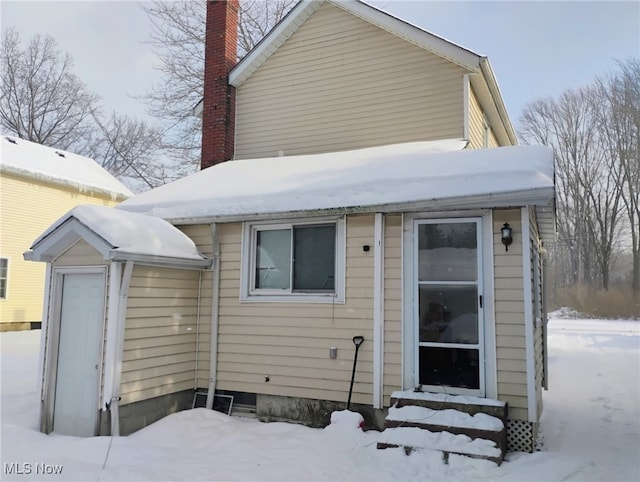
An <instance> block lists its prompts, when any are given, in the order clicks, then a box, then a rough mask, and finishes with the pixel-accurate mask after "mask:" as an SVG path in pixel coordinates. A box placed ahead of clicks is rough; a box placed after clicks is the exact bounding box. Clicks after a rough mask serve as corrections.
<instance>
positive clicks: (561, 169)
mask: <svg viewBox="0 0 640 482" xmlns="http://www.w3.org/2000/svg"><path fill="white" fill-rule="evenodd" d="M599 114H600V112H599V103H598V98H597V95H596V91H595V90H594V89H592V88H582V89H578V90H568V91H565V92H564V93H563V94H562V95H561V96H560V97H559V98H558V99H557V100H554V99H546V100H539V101H535V102H533V103H531V104H529V105H528V106H527V107H526V108H525V110H524V112H523V114H522V116H521V118H520V123H521V126H522V132H521V134H522V135H523V138H524V140H525V142H536V143H541V144H545V145H548V146H551V147H553V149H554V155H555V161H556V168H557V170H556V180H557V201H558V218H559V221H558V231H559V234H560V242H561V244H562V245H564V247H565V248H566V249H565V250H563V252H562V255H561V256H558V257H557V261H560V263H562V264H561V265H560V267H561V268H562V271H561V273H559V275H560V276H561V277H562V278H563V282H564V283H568V284H575V283H589V284H590V283H591V280H595V279H599V280H600V285H601V286H602V287H604V288H605V289H608V287H609V273H610V267H611V262H612V259H613V257H614V255H615V248H616V241H617V239H618V235H619V226H620V199H621V193H620V188H619V182H618V175H617V174H616V172H615V171H612V170H611V169H610V162H611V160H610V157H609V156H608V155H607V152H606V151H605V150H604V149H603V145H602V139H601V136H600V133H599V119H600V115H599ZM567 261H568V262H567Z"/></svg>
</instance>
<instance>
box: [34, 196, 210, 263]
mask: <svg viewBox="0 0 640 482" xmlns="http://www.w3.org/2000/svg"><path fill="white" fill-rule="evenodd" d="M73 219H75V220H77V221H79V222H80V223H81V224H82V225H84V226H85V227H87V228H88V229H90V230H91V231H92V232H93V233H95V234H97V235H98V236H99V237H100V238H102V239H103V240H104V241H105V242H106V243H108V244H109V245H110V247H111V249H110V252H112V253H114V254H115V255H116V257H117V255H123V254H127V255H144V256H158V257H162V258H178V259H187V260H197V261H201V260H204V259H205V258H204V256H202V255H201V254H200V253H199V252H198V249H197V248H196V245H195V244H194V242H193V241H192V240H191V239H190V238H189V237H188V236H187V235H186V234H184V233H183V232H182V231H180V230H179V229H178V228H176V227H175V226H173V225H171V224H170V223H168V222H167V221H165V220H163V219H160V218H156V217H153V216H146V215H144V214H137V213H130V212H126V211H120V210H116V209H113V208H111V207H106V206H93V205H81V206H76V207H75V208H73V209H71V210H70V211H69V212H68V213H66V214H65V215H64V216H62V217H61V218H60V219H58V220H57V221H56V222H55V223H53V224H52V225H51V226H50V227H49V228H48V229H47V230H46V231H45V232H44V233H43V234H42V235H40V237H39V238H38V239H36V240H35V241H34V242H33V245H32V246H31V249H34V248H35V247H36V246H37V245H38V244H39V243H40V242H41V241H43V240H44V239H45V238H47V237H49V236H50V235H52V234H53V233H55V232H56V230H58V229H59V228H62V226H63V225H65V223H67V222H68V221H70V220H73Z"/></svg>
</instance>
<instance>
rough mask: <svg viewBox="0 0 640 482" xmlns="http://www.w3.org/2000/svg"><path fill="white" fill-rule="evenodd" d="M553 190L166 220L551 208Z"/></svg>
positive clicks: (177, 222) (222, 220)
mask: <svg viewBox="0 0 640 482" xmlns="http://www.w3.org/2000/svg"><path fill="white" fill-rule="evenodd" d="M554 193H555V190H554V188H553V187H540V188H531V189H527V190H522V191H512V192H503V193H489V194H481V195H475V196H464V197H451V198H441V199H424V200H419V201H410V202H403V203H388V204H384V203H382V204H375V205H367V206H349V207H340V208H328V209H314V210H304V211H303V210H300V211H280V212H273V213H247V214H235V215H211V216H202V217H175V218H164V219H165V220H166V221H168V222H170V223H171V224H173V225H189V224H210V223H233V222H245V221H267V220H273V219H295V218H305V217H317V216H344V215H346V214H365V213H376V212H380V213H399V212H419V211H455V210H469V209H494V208H506V207H521V206H530V205H532V206H548V205H549V202H551V200H552V199H553V196H554Z"/></svg>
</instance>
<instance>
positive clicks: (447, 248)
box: [414, 218, 485, 396]
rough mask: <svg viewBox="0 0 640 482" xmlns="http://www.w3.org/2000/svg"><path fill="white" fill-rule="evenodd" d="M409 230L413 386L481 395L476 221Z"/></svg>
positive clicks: (419, 224) (418, 224)
mask: <svg viewBox="0 0 640 482" xmlns="http://www.w3.org/2000/svg"><path fill="white" fill-rule="evenodd" d="M414 228H415V229H414V233H415V239H414V246H415V252H414V263H415V264H414V266H415V277H414V286H415V293H414V300H415V302H416V305H417V306H416V307H415V310H414V313H415V317H416V319H415V327H416V330H417V333H416V339H417V341H418V343H417V346H416V354H415V360H416V363H415V370H416V372H417V380H418V384H419V385H421V386H422V388H423V390H427V391H436V392H447V393H459V394H470V395H471V394H473V395H478V396H484V394H485V393H484V392H485V379H484V376H485V370H484V336H483V333H484V328H483V291H482V246H481V239H482V238H481V219H479V218H465V219H438V220H418V221H415V225H414Z"/></svg>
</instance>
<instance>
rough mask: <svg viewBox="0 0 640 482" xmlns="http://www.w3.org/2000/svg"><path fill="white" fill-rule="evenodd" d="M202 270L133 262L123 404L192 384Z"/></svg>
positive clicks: (121, 388) (128, 309)
mask: <svg viewBox="0 0 640 482" xmlns="http://www.w3.org/2000/svg"><path fill="white" fill-rule="evenodd" d="M199 274H200V273H199V272H198V271H190V270H180V269H170V268H157V267H149V266H140V265H136V266H134V270H133V275H132V277H131V284H130V287H129V297H128V302H127V310H126V321H125V334H124V352H123V359H122V374H121V379H120V395H121V397H122V401H121V404H122V405H126V404H128V403H133V402H137V401H140V400H146V399H149V398H153V397H157V396H160V395H167V394H169V393H174V392H179V391H182V390H188V389H192V388H194V386H195V356H196V331H197V326H196V325H197V314H198V295H199V290H198V279H199Z"/></svg>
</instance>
